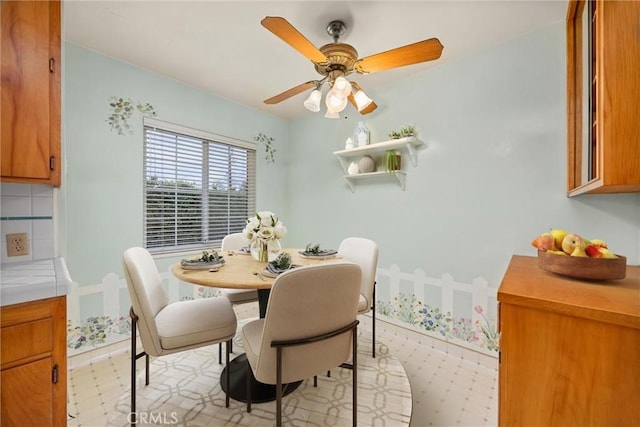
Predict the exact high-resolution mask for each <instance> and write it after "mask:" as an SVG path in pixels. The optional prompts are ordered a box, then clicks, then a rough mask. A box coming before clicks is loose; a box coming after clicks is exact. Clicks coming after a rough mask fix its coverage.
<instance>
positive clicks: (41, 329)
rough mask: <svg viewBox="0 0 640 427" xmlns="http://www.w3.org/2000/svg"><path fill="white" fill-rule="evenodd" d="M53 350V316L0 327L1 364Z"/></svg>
mask: <svg viewBox="0 0 640 427" xmlns="http://www.w3.org/2000/svg"><path fill="white" fill-rule="evenodd" d="M51 351H53V318H51V317H48V318H46V319H40V320H36V321H34V322H28V323H22V324H19V325H13V326H6V327H4V328H2V351H1V355H2V364H3V365H5V364H8V363H11V362H13V361H16V360H20V359H24V358H26V357H29V356H34V355H38V354H42V353H48V352H51Z"/></svg>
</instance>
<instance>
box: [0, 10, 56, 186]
mask: <svg viewBox="0 0 640 427" xmlns="http://www.w3.org/2000/svg"><path fill="white" fill-rule="evenodd" d="M0 7H1V8H2V34H1V43H2V52H1V55H2V58H1V59H2V66H1V70H0V74H1V76H2V87H1V89H0V90H1V99H2V101H1V102H2V106H1V107H2V108H1V110H0V111H1V116H2V121H1V126H2V128H1V131H0V134H1V138H2V141H1V146H2V153H1V155H2V160H1V162H2V163H1V165H2V166H1V170H2V180H3V181H14V182H33V183H50V184H53V185H60V3H59V2H58V1H46V2H40V1H38V2H36V1H3V2H2V4H1V6H0Z"/></svg>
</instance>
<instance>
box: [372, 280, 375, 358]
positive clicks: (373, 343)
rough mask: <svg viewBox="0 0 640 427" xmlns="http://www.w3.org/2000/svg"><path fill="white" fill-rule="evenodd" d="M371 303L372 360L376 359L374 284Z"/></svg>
mask: <svg viewBox="0 0 640 427" xmlns="http://www.w3.org/2000/svg"><path fill="white" fill-rule="evenodd" d="M372 299H373V301H371V317H372V320H371V329H373V333H372V335H371V346H372V349H371V354H372V355H373V358H374V359H375V358H376V282H373V296H372Z"/></svg>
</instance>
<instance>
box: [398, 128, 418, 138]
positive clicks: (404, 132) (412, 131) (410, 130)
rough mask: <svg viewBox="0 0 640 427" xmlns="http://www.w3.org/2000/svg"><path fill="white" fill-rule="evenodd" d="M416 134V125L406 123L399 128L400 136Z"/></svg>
mask: <svg viewBox="0 0 640 427" xmlns="http://www.w3.org/2000/svg"><path fill="white" fill-rule="evenodd" d="M415 135H416V127H415V126H414V125H406V126H403V127H401V128H400V136H401V137H402V138H405V137H408V136H415Z"/></svg>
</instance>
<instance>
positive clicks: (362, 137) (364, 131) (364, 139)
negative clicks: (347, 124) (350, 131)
mask: <svg viewBox="0 0 640 427" xmlns="http://www.w3.org/2000/svg"><path fill="white" fill-rule="evenodd" d="M354 136H355V143H356V144H357V145H358V147H364V146H365V145H369V129H368V128H367V125H365V124H364V122H358V127H356V130H355V134H354Z"/></svg>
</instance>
